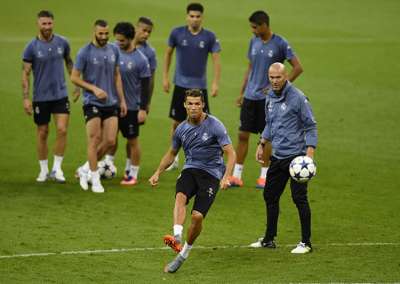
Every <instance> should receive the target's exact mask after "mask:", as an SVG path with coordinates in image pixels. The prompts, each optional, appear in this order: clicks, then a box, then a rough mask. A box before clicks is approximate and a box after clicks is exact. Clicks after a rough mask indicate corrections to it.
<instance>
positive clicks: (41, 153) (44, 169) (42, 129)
mask: <svg viewBox="0 0 400 284" xmlns="http://www.w3.org/2000/svg"><path fill="white" fill-rule="evenodd" d="M48 136H49V125H48V124H42V125H38V126H37V128H36V145H37V153H38V159H39V165H40V172H39V175H38V177H37V178H36V181H38V182H44V181H46V180H47V178H48V174H49V166H48V159H47V155H48V147H47V137H48Z"/></svg>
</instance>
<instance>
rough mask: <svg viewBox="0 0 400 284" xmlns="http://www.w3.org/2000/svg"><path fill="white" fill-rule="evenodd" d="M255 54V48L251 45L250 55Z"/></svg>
mask: <svg viewBox="0 0 400 284" xmlns="http://www.w3.org/2000/svg"><path fill="white" fill-rule="evenodd" d="M256 54H257V50H256V49H255V48H254V47H253V48H252V49H251V55H256Z"/></svg>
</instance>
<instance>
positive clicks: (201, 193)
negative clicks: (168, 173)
mask: <svg viewBox="0 0 400 284" xmlns="http://www.w3.org/2000/svg"><path fill="white" fill-rule="evenodd" d="M218 189H219V179H217V178H215V177H214V176H212V175H210V174H209V173H208V172H206V171H204V170H200V169H194V168H189V169H184V170H183V171H182V172H181V174H180V175H179V177H178V180H177V181H176V193H178V192H182V193H183V194H185V195H186V196H187V202H186V204H187V203H189V201H190V199H191V198H192V197H193V196H195V199H194V203H193V208H192V211H193V210H196V211H198V212H200V213H201V214H203V217H206V215H207V212H208V210H209V209H210V207H211V205H212V204H213V202H214V199H215V196H216V195H217V192H218Z"/></svg>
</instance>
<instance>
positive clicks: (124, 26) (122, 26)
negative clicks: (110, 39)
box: [113, 22, 135, 39]
mask: <svg viewBox="0 0 400 284" xmlns="http://www.w3.org/2000/svg"><path fill="white" fill-rule="evenodd" d="M113 33H114V35H115V34H121V35H123V36H124V37H126V38H129V39H133V38H134V37H135V27H134V26H133V25H132V24H131V23H129V22H119V23H117V24H116V25H115V27H114V30H113Z"/></svg>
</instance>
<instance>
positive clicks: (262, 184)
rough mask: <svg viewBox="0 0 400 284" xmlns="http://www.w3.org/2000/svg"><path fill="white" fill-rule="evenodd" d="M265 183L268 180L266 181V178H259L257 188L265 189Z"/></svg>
mask: <svg viewBox="0 0 400 284" xmlns="http://www.w3.org/2000/svg"><path fill="white" fill-rule="evenodd" d="M265 182H266V179H265V178H258V179H257V182H256V188H258V189H264V187H265Z"/></svg>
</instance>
